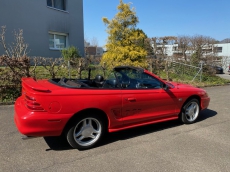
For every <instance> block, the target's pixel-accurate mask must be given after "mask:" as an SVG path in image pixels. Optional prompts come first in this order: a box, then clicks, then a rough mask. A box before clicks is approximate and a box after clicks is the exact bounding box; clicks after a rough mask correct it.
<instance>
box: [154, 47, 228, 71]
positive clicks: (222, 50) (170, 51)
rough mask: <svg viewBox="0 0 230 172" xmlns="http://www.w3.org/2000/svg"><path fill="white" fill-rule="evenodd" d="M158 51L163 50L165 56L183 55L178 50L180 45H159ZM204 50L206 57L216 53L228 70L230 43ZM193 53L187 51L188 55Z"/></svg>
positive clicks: (204, 48)
mask: <svg viewBox="0 0 230 172" xmlns="http://www.w3.org/2000/svg"><path fill="white" fill-rule="evenodd" d="M157 49H159V50H160V49H161V51H162V50H163V51H164V52H163V53H164V54H165V55H167V56H169V57H172V56H173V55H175V54H182V52H181V51H180V50H178V44H170V45H157ZM203 50H204V51H205V53H206V55H208V54H210V53H213V52H215V53H216V55H217V56H220V57H222V67H223V68H224V70H225V71H226V70H228V67H229V65H230V43H219V44H214V46H204V47H203ZM192 53H193V51H192V50H187V51H186V55H191V54H192Z"/></svg>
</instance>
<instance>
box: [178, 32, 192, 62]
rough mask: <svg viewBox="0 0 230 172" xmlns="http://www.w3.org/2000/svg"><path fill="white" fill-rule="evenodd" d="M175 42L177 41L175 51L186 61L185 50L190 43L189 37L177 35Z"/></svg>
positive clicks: (188, 47)
mask: <svg viewBox="0 0 230 172" xmlns="http://www.w3.org/2000/svg"><path fill="white" fill-rule="evenodd" d="M177 43H178V49H177V51H178V52H179V53H181V54H182V57H183V58H184V60H185V61H187V55H186V52H187V50H189V49H190V46H191V43H190V37H189V36H185V35H181V36H178V37H177Z"/></svg>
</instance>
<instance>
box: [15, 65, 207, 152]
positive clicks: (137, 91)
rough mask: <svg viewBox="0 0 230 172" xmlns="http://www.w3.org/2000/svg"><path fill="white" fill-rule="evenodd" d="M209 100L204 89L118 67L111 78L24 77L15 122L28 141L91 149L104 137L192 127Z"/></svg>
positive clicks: (134, 68) (140, 69)
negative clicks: (175, 124)
mask: <svg viewBox="0 0 230 172" xmlns="http://www.w3.org/2000/svg"><path fill="white" fill-rule="evenodd" d="M89 73H90V72H89ZM209 101H210V98H209V96H208V94H207V93H206V91H205V90H203V89H200V88H195V87H193V86H190V85H186V84H179V83H174V82H166V81H164V80H162V79H161V78H159V77H158V76H156V75H154V74H152V73H150V72H148V71H147V70H145V69H142V68H136V67H130V66H119V67H115V68H114V69H113V72H112V73H111V74H110V75H109V76H108V78H107V79H104V78H103V77H102V76H100V75H97V76H96V78H95V79H90V76H89V77H88V78H87V79H76V80H74V79H66V78H62V79H50V80H37V81H36V80H34V79H33V78H23V79H22V95H21V96H20V97H19V98H18V99H17V101H16V103H15V117H14V119H15V124H16V126H17V128H18V130H19V131H20V132H21V133H22V134H23V135H25V136H28V137H33V136H35V137H38V136H60V135H64V136H65V137H66V139H67V141H68V143H69V144H70V145H71V146H72V147H73V148H78V149H88V148H91V147H93V146H95V144H97V143H98V142H99V141H100V140H101V138H102V137H103V135H104V134H105V133H106V132H115V131H119V130H124V129H128V128H132V127H138V126H142V125H147V124H153V123H158V122H163V121H168V120H174V119H180V120H181V121H182V122H183V123H185V124H191V123H194V122H195V121H196V120H197V118H198V115H199V112H200V110H203V109H205V108H207V107H208V105H209Z"/></svg>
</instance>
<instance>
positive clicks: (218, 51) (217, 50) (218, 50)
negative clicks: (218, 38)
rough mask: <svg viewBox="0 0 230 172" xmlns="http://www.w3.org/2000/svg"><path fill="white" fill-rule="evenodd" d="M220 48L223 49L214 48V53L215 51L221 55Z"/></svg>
mask: <svg viewBox="0 0 230 172" xmlns="http://www.w3.org/2000/svg"><path fill="white" fill-rule="evenodd" d="M222 48H223V47H214V51H215V52H216V53H222Z"/></svg>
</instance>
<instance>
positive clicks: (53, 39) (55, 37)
mask: <svg viewBox="0 0 230 172" xmlns="http://www.w3.org/2000/svg"><path fill="white" fill-rule="evenodd" d="M67 39H68V36H67V34H63V33H49V48H50V49H57V50H61V49H63V48H66V47H67Z"/></svg>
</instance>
